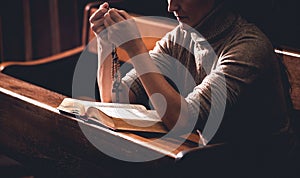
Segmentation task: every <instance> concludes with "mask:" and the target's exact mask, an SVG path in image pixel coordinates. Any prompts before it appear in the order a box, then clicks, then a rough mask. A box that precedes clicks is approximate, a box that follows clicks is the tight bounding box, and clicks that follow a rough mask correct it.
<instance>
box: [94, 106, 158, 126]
mask: <svg viewBox="0 0 300 178" xmlns="http://www.w3.org/2000/svg"><path fill="white" fill-rule="evenodd" d="M96 108H97V109H99V110H100V111H102V112H103V113H105V114H106V115H108V116H110V117H113V118H120V119H127V120H145V121H146V120H147V121H154V122H159V121H161V119H160V118H159V116H158V114H157V112H156V111H155V110H140V109H136V108H117V107H116V108H112V107H101V106H97V107H96Z"/></svg>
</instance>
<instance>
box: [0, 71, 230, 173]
mask: <svg viewBox="0 0 300 178" xmlns="http://www.w3.org/2000/svg"><path fill="white" fill-rule="evenodd" d="M63 98H65V96H63V95H60V94H58V93H55V92H52V91H49V90H46V89H43V88H41V87H38V86H35V85H32V84H29V83H26V82H23V81H20V80H17V79H15V78H12V77H10V76H7V75H5V74H2V73H0V148H1V150H2V151H3V152H5V153H6V154H8V155H10V156H11V157H13V158H15V159H16V160H18V161H20V162H22V163H23V164H25V165H27V166H30V167H32V169H33V171H34V172H35V174H36V175H40V176H41V177H47V176H49V177H54V176H55V177H97V176H98V177H119V176H121V175H122V176H125V177H126V176H133V177H137V176H138V177H154V176H157V175H173V176H176V175H178V176H179V175H180V174H181V173H183V174H185V172H186V170H185V169H192V166H191V164H192V162H193V161H191V159H190V158H189V159H186V160H189V161H188V162H187V163H186V161H176V160H185V159H181V156H182V153H183V152H186V150H193V151H191V153H193V155H195V156H192V157H191V158H195V159H199V153H202V152H203V153H205V152H207V150H214V149H207V148H211V147H212V148H218V146H207V147H205V148H199V147H198V144H195V143H192V142H185V143H184V144H182V145H180V146H179V147H178V148H177V149H175V150H173V149H170V148H171V147H172V145H176V144H177V143H178V140H176V139H171V138H168V139H164V140H163V141H162V142H161V143H153V142H151V141H152V140H155V139H157V136H153V135H150V136H149V135H146V136H145V135H138V134H135V133H129V132H114V131H111V130H109V129H106V128H103V127H100V126H96V125H92V124H88V123H85V122H83V121H81V120H78V119H76V118H72V117H69V116H65V115H62V114H60V113H59V112H58V110H57V109H56V107H57V106H58V105H59V104H60V102H61V101H62V100H63ZM82 130H85V133H87V132H88V134H89V135H90V136H92V137H93V138H95V140H96V141H99V142H98V143H100V144H102V145H106V148H109V149H111V151H112V152H114V153H117V154H121V155H122V156H124V158H129V159H133V158H136V159H137V160H138V159H139V158H141V157H144V156H147V155H149V154H150V155H152V154H153V155H156V156H158V157H160V158H159V159H155V160H150V161H147V162H139V163H134V162H126V161H122V160H118V159H115V158H112V157H111V156H108V155H106V154H105V153H103V152H101V151H100V150H99V149H97V148H96V147H95V146H94V145H93V144H91V142H90V141H89V139H87V137H86V136H85V134H84V133H83V132H82ZM124 145H126V147H122V146H124ZM195 150H198V151H195ZM199 150H203V151H200V152H199ZM182 151H183V152H182ZM194 152H196V153H197V154H195V153H194ZM217 152H219V151H217ZM221 152H222V151H221ZM197 155H198V156H197ZM200 155H201V154H200ZM200 157H201V156H200ZM206 157H209V156H208V155H206ZM213 157H214V158H215V159H216V160H215V159H211V158H209V159H211V161H212V162H215V161H219V163H220V164H221V163H222V161H220V160H223V159H224V157H222V158H221V156H220V155H218V154H214V156H213ZM178 162H180V163H178ZM199 163H200V164H197V165H196V167H198V166H201V165H202V164H201V161H199ZM203 164H204V163H203ZM206 164H207V162H205V165H206ZM217 164H218V163H217ZM178 166H179V167H180V168H179V167H178ZM215 166H216V165H215ZM178 168H179V169H178ZM189 171H191V170H189ZM191 172H192V171H191ZM197 172H198V170H197ZM99 175H101V176H99Z"/></svg>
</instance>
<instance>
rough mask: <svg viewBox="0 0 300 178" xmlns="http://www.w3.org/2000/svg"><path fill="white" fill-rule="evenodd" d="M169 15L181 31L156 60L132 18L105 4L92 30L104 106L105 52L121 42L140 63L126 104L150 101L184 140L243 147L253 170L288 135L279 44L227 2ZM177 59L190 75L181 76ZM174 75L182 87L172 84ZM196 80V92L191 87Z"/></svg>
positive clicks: (158, 49) (172, 0)
mask: <svg viewBox="0 0 300 178" xmlns="http://www.w3.org/2000/svg"><path fill="white" fill-rule="evenodd" d="M168 11H169V12H173V14H174V16H175V17H176V18H177V20H178V21H179V25H178V26H177V27H176V28H175V29H174V30H173V31H171V32H170V33H168V34H166V36H165V37H164V38H163V39H161V40H160V41H159V42H158V43H157V44H156V46H155V48H154V49H153V50H152V51H150V52H149V53H148V51H147V49H146V47H145V44H144V43H143V41H142V40H141V38H140V34H139V31H138V30H137V27H136V25H135V23H134V20H132V17H131V16H130V15H128V13H126V12H125V11H122V10H117V9H110V8H109V4H108V3H104V4H102V5H101V6H100V8H99V9H98V11H96V12H95V13H94V14H93V15H92V17H91V18H90V23H91V28H92V29H93V31H94V32H95V34H97V37H98V44H99V46H100V47H101V49H100V51H99V63H100V64H102V65H100V67H99V75H98V83H99V88H100V95H101V100H102V101H103V102H112V101H113V99H114V95H112V92H111V91H112V78H111V65H112V62H111V56H109V55H108V54H106V53H107V52H106V51H105V50H103V49H110V48H111V43H113V44H114V45H117V46H120V47H121V48H122V49H124V50H125V51H126V52H127V53H128V55H129V57H130V58H132V59H133V60H131V61H130V62H131V63H132V65H133V67H134V69H133V70H132V71H130V72H129V73H128V74H127V75H126V76H125V77H124V78H123V80H122V92H121V93H122V94H121V95H120V97H121V98H125V100H126V96H127V95H129V100H130V102H142V103H145V101H146V99H147V98H150V101H151V104H152V105H153V107H154V109H156V110H157V111H158V113H159V114H160V116H161V117H162V120H163V122H164V123H165V125H166V126H167V127H168V128H169V129H170V130H172V128H176V130H177V131H179V132H180V133H182V132H188V131H189V129H186V128H191V127H192V130H199V131H201V132H202V134H203V136H204V138H205V139H207V140H208V141H211V142H217V141H226V142H231V143H232V144H236V145H238V147H239V148H242V149H241V150H243V151H242V152H240V154H241V155H240V156H244V157H243V159H244V158H245V159H246V160H251V161H253V162H251V161H249V162H247V163H248V164H249V166H250V165H251V166H250V167H253V165H252V163H254V162H256V161H257V160H256V158H257V157H255V156H258V155H260V154H264V153H263V152H262V151H263V150H264V149H262V148H266V149H270V148H272V146H271V145H272V144H274V143H275V142H277V144H278V143H279V142H278V140H277V138H279V136H278V135H283V133H286V132H287V130H288V123H289V121H288V117H287V111H288V109H287V105H288V104H287V101H286V98H285V96H286V92H287V91H285V90H284V88H285V87H284V84H283V82H282V76H281V75H280V74H281V72H280V64H279V62H278V60H277V58H276V55H275V53H274V49H273V47H272V44H271V43H270V41H269V40H268V38H267V37H266V36H265V35H264V34H263V33H262V32H261V31H260V30H259V29H258V28H257V27H256V26H255V25H253V24H250V23H248V22H247V21H246V20H245V19H243V18H242V17H241V16H240V15H239V14H238V13H236V12H234V11H233V10H232V9H231V8H230V7H229V6H228V4H227V1H226V0H224V1H222V0H219V1H218V0H168ZM125 22H126V23H125ZM117 24H120V25H117ZM124 37H126V39H130V40H126V39H125V38H124ZM169 58H175V59H176V61H177V62H178V61H179V63H180V64H182V65H183V66H184V67H185V69H187V71H188V72H186V71H178V70H180V69H179V67H178V66H179V65H178V66H173V65H174V64H175V63H176V62H174V60H169ZM145 71H148V72H146V73H145ZM164 72H166V75H163V74H165V73H164ZM182 72H183V75H182ZM142 74H144V75H142ZM174 75H176V77H175V78H176V79H177V80H176V81H175V82H174V81H172V80H171V81H170V77H169V76H174ZM189 75H190V76H191V77H192V79H193V81H194V82H195V85H192V84H191V83H187V80H185V77H188V76H189ZM136 78H138V80H135V79H136ZM172 82H173V83H172ZM174 83H175V85H176V86H174ZM178 83H179V84H178ZM192 83H193V82H192ZM178 88H179V89H178ZM193 118H196V120H193ZM175 126H176V127H175ZM216 130H217V132H216V134H215V131H216ZM282 140H285V139H282ZM273 141H274V142H273ZM256 149H257V150H259V152H260V153H259V154H258V155H257V153H256V151H257V150H256ZM269 152H270V150H269ZM244 153H247V154H245V155H244ZM253 155H255V156H253ZM260 156H261V155H260ZM248 164H247V165H248ZM260 164H264V162H260ZM261 166H262V165H261ZM273 166H274V165H273ZM245 167H246V166H245ZM271 167H272V166H271ZM272 168H274V167H272ZM254 172H255V171H254Z"/></svg>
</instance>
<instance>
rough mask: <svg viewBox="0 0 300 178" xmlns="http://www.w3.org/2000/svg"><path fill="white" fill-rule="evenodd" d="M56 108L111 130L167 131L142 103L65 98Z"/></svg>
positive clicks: (155, 113) (156, 115) (155, 115)
mask: <svg viewBox="0 0 300 178" xmlns="http://www.w3.org/2000/svg"><path fill="white" fill-rule="evenodd" d="M57 109H58V110H59V111H60V112H61V113H64V114H71V115H75V116H76V117H80V118H82V119H85V120H93V121H95V122H97V123H99V124H101V125H103V126H105V127H108V128H110V129H112V130H127V131H142V132H156V133H167V129H166V127H165V126H164V124H163V122H162V121H161V119H160V118H159V116H158V114H157V112H156V111H155V110H147V109H146V108H145V107H144V106H143V105H138V104H120V103H103V102H94V101H85V100H79V99H73V98H65V99H64V100H63V101H62V102H61V104H60V105H59V106H58V107H57Z"/></svg>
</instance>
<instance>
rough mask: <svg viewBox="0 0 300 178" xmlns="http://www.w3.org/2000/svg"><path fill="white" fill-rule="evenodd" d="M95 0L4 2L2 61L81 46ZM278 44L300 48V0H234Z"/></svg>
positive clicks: (160, 6) (140, 6) (142, 4)
mask: <svg viewBox="0 0 300 178" xmlns="http://www.w3.org/2000/svg"><path fill="white" fill-rule="evenodd" d="M90 2H94V1H93V0H43V1H41V0H6V1H0V62H1V61H24V60H34V59H38V58H41V57H47V56H50V55H53V54H56V53H59V52H62V51H65V50H68V49H72V48H74V47H76V46H79V45H81V33H82V20H83V19H82V18H83V11H84V7H85V5H86V4H87V3H90ZM232 2H233V3H232V6H233V7H234V8H235V9H237V10H239V11H240V12H241V13H242V14H243V15H244V16H245V17H246V18H247V19H248V20H249V21H251V22H254V23H255V24H257V25H258V26H259V27H260V28H261V29H262V30H263V31H264V32H265V33H266V34H267V36H268V37H269V38H270V39H271V41H272V42H273V43H274V45H275V46H287V47H289V48H294V49H297V50H299V49H300V42H299V39H300V20H299V17H300V11H299V7H300V1H299V0H251V1H250V0H246V1H245V0H232ZM120 8H123V9H125V10H127V11H130V12H135V13H139V14H142V15H156V16H167V17H172V14H169V13H168V12H167V0H124V1H123V2H121V3H120Z"/></svg>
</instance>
